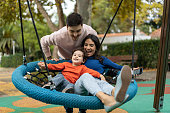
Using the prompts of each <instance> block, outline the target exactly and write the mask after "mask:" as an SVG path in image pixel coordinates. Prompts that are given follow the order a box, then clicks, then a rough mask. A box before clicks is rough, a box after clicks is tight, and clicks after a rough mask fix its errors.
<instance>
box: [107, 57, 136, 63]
mask: <svg viewBox="0 0 170 113" xmlns="http://www.w3.org/2000/svg"><path fill="white" fill-rule="evenodd" d="M108 59H110V60H111V61H113V62H115V63H118V64H120V65H131V64H132V55H121V56H109V57H108ZM137 59H138V55H134V62H136V61H137Z"/></svg>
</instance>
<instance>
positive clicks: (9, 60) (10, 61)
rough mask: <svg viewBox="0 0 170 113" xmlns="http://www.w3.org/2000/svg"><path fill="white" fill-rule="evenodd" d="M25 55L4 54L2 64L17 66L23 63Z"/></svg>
mask: <svg viewBox="0 0 170 113" xmlns="http://www.w3.org/2000/svg"><path fill="white" fill-rule="evenodd" d="M22 59H23V55H22V54H15V55H10V56H2V59H1V66H2V67H17V66H19V65H21V64H23V60H22Z"/></svg>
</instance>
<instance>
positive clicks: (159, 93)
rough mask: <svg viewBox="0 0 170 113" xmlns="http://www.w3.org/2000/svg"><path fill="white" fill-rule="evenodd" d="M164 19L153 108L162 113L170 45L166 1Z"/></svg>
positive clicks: (169, 15) (169, 13)
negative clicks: (169, 44)
mask: <svg viewBox="0 0 170 113" xmlns="http://www.w3.org/2000/svg"><path fill="white" fill-rule="evenodd" d="M163 8H164V9H163V19H162V27H161V37H160V47H159V56H158V65H157V76H156V84H155V94H154V104H153V107H154V108H155V109H156V110H157V111H160V109H162V108H163V100H164V91H165V82H166V73H167V69H168V55H169V49H170V47H169V46H168V43H170V21H168V20H170V1H169V0H164V7H163Z"/></svg>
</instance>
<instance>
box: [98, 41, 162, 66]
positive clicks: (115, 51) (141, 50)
mask: <svg viewBox="0 0 170 113" xmlns="http://www.w3.org/2000/svg"><path fill="white" fill-rule="evenodd" d="M159 45H160V40H155V39H152V40H140V41H136V42H135V49H134V50H135V55H138V60H137V62H136V63H135V66H142V67H143V68H156V67H157V61H158V54H159ZM132 47H133V43H132V42H126V43H116V44H108V45H107V48H108V49H107V50H105V51H102V52H101V53H102V55H105V56H119V55H132Z"/></svg>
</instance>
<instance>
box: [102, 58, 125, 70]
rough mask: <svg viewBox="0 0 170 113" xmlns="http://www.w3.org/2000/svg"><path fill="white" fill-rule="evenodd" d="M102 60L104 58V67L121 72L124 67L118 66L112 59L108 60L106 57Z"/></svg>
mask: <svg viewBox="0 0 170 113" xmlns="http://www.w3.org/2000/svg"><path fill="white" fill-rule="evenodd" d="M102 58H103V65H104V66H108V67H112V68H115V69H120V70H121V69H122V67H123V66H121V65H118V64H116V63H114V62H112V61H111V60H110V59H108V58H106V57H104V56H102Z"/></svg>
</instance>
